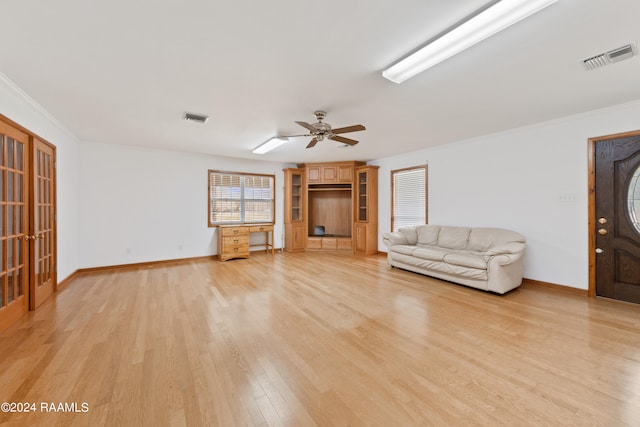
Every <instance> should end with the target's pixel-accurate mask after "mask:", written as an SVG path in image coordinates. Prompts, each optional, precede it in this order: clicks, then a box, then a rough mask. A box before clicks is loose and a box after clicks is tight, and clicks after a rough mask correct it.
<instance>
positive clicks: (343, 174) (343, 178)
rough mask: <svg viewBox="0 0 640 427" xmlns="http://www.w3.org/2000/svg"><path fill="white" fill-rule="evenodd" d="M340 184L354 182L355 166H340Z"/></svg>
mask: <svg viewBox="0 0 640 427" xmlns="http://www.w3.org/2000/svg"><path fill="white" fill-rule="evenodd" d="M338 182H344V183H350V182H353V166H338Z"/></svg>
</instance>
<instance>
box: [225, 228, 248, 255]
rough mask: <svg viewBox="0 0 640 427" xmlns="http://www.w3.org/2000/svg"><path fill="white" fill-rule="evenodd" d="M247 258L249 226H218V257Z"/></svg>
mask: <svg viewBox="0 0 640 427" xmlns="http://www.w3.org/2000/svg"><path fill="white" fill-rule="evenodd" d="M231 258H249V227H245V226H241V225H220V226H218V259H219V260H220V261H226V260H228V259H231Z"/></svg>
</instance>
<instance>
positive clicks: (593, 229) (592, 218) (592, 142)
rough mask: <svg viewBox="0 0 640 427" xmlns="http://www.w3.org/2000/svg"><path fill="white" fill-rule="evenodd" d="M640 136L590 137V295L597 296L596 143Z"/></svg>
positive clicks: (639, 133) (623, 134)
mask: <svg viewBox="0 0 640 427" xmlns="http://www.w3.org/2000/svg"><path fill="white" fill-rule="evenodd" d="M630 136H640V130H635V131H630V132H621V133H615V134H612V135H604V136H598V137H594V138H589V139H588V141H587V143H588V148H587V158H588V178H589V184H588V186H589V188H588V194H589V211H588V212H589V221H588V223H589V225H588V227H589V245H588V251H589V289H588V295H589V297H595V296H596V158H595V157H596V144H597V143H598V142H600V141H607V140H610V139H620V138H628V137H630Z"/></svg>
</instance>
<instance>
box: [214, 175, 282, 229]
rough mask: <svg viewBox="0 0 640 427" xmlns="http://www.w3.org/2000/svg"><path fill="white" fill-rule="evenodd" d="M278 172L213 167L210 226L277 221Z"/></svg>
mask: <svg viewBox="0 0 640 427" xmlns="http://www.w3.org/2000/svg"><path fill="white" fill-rule="evenodd" d="M275 180H276V177H275V175H257V174H246V173H237V172H222V171H215V170H210V171H209V227H213V226H216V225H218V224H230V223H239V224H243V223H251V222H274V207H275V192H274V189H275Z"/></svg>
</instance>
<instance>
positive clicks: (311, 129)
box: [296, 122, 317, 132]
mask: <svg viewBox="0 0 640 427" xmlns="http://www.w3.org/2000/svg"><path fill="white" fill-rule="evenodd" d="M296 123H297V124H299V125H300V126H302V127H303V128H307V129H309V130H310V131H311V132H317V129H316V128H314V127H313V126H312V125H310V124H309V123H307V122H296Z"/></svg>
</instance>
